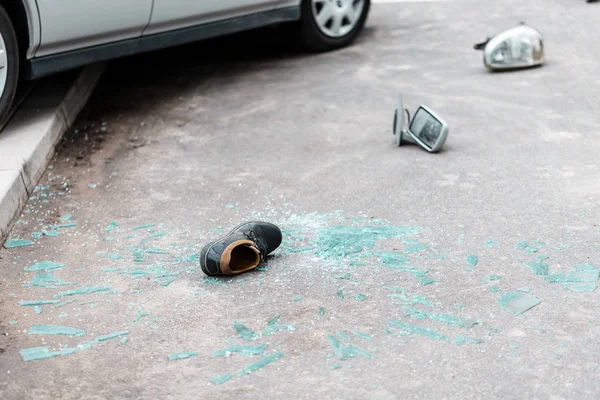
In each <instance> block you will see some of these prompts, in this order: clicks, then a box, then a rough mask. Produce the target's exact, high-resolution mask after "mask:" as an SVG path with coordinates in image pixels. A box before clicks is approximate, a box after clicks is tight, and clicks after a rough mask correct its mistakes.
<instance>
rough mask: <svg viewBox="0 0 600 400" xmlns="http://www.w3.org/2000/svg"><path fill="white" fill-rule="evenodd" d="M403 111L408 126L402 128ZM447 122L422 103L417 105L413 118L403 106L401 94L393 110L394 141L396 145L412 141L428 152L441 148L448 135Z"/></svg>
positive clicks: (437, 150)
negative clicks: (406, 117)
mask: <svg viewBox="0 0 600 400" xmlns="http://www.w3.org/2000/svg"><path fill="white" fill-rule="evenodd" d="M404 113H406V114H407V116H408V128H407V129H405V128H404ZM448 131H449V128H448V124H447V123H446V122H445V121H444V120H443V119H441V118H440V117H439V116H438V115H437V114H436V113H435V112H434V111H432V110H431V109H429V108H427V107H426V106H424V105H421V106H419V108H418V109H417V111H416V112H415V114H414V116H413V118H412V119H411V118H410V114H409V112H408V110H406V109H405V108H404V104H403V101H402V95H400V96H399V99H398V105H397V106H396V110H395V112H394V127H393V134H394V141H395V143H396V145H397V146H402V145H403V144H405V143H412V144H416V145H418V146H420V147H421V148H423V149H424V150H425V151H427V152H429V153H437V152H439V151H440V150H442V147H444V143H446V138H447V137H448Z"/></svg>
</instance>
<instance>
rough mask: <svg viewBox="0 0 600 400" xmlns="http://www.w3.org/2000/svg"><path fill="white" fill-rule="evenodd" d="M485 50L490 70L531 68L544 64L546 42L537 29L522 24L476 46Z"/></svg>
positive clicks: (484, 62) (486, 63) (485, 60)
mask: <svg viewBox="0 0 600 400" xmlns="http://www.w3.org/2000/svg"><path fill="white" fill-rule="evenodd" d="M474 48H475V49H476V50H483V64H484V65H485V66H486V67H487V68H488V69H490V70H492V71H496V70H507V69H517V68H529V67H534V66H537V65H541V64H543V63H544V40H543V39H542V35H541V34H540V32H538V31H537V30H536V29H534V28H532V27H530V26H527V25H525V24H524V23H522V24H521V25H519V26H516V27H514V28H511V29H508V30H506V31H504V32H502V33H499V34H498V35H496V36H494V37H493V38H491V39H488V40H487V41H485V42H483V43H478V44H476V45H475V46H474Z"/></svg>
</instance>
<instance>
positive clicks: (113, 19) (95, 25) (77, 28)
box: [35, 0, 153, 57]
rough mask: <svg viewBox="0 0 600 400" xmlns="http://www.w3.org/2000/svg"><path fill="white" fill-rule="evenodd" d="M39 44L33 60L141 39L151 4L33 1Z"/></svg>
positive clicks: (137, 0)
mask: <svg viewBox="0 0 600 400" xmlns="http://www.w3.org/2000/svg"><path fill="white" fill-rule="evenodd" d="M36 3H37V9H38V12H39V17H40V21H41V23H40V25H41V40H40V44H39V47H38V48H37V50H36V52H35V56H36V57H42V56H47V55H50V54H56V53H62V52H66V51H71V50H75V49H81V48H85V47H90V46H96V45H101V44H105V43H109V42H115V41H119V40H124V39H131V38H135V37H139V36H141V35H142V32H143V31H144V29H145V28H146V27H147V26H148V23H149V22H150V16H151V13H152V3H153V0H61V1H60V2H57V1H56V0H36Z"/></svg>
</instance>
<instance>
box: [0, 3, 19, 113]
mask: <svg viewBox="0 0 600 400" xmlns="http://www.w3.org/2000/svg"><path fill="white" fill-rule="evenodd" d="M18 81H19V46H18V45H17V35H16V33H15V30H14V28H13V24H12V22H11V20H10V18H9V17H8V14H7V13H6V11H5V10H4V7H2V6H1V5H0V125H1V124H3V123H4V122H5V119H6V118H7V117H8V116H9V113H10V111H11V107H12V104H13V100H14V98H15V94H16V92H17V84H18Z"/></svg>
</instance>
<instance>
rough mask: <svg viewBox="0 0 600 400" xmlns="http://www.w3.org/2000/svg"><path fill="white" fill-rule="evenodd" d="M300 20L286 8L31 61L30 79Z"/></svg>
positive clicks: (297, 10) (294, 9)
mask: <svg viewBox="0 0 600 400" xmlns="http://www.w3.org/2000/svg"><path fill="white" fill-rule="evenodd" d="M298 19H300V7H298V6H292V7H284V8H276V9H272V10H267V11H263V12H259V13H255V14H249V15H243V16H241V17H236V18H229V19H225V20H219V21H215V22H211V23H206V24H202V25H196V26H191V27H188V28H183V29H177V30H171V31H168V32H163V33H158V34H154V35H147V36H141V37H136V38H131V39H126V40H120V41H116V42H110V43H104V44H101V45H97V46H92V47H85V48H82V49H75V50H71V51H67V52H62V53H58V54H50V55H47V56H44V57H36V58H33V59H31V60H29V65H28V71H27V77H28V78H29V79H31V78H39V77H42V76H46V75H50V74H54V73H57V72H60V71H64V70H67V69H71V68H76V67H80V66H83V65H86V64H90V63H94V62H99V61H105V60H111V59H115V58H118V57H123V56H128V55H133V54H138V53H142V52H147V51H153V50H158V49H162V48H166V47H170V46H175V45H180V44H184V43H190V42H194V41H198V40H203V39H209V38H213V37H217V36H222V35H226V34H230V33H235V32H241V31H245V30H248V29H253V28H259V27H262V26H266V25H271V24H276V23H280V22H286V21H296V20H298Z"/></svg>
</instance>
